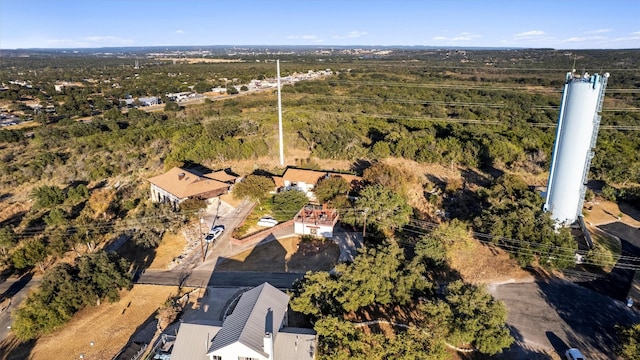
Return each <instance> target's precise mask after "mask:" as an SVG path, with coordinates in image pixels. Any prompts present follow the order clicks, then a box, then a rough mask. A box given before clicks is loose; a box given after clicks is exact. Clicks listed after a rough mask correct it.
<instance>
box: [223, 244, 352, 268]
mask: <svg viewBox="0 0 640 360" xmlns="http://www.w3.org/2000/svg"><path fill="white" fill-rule="evenodd" d="M339 255H340V249H339V248H338V246H337V245H336V244H335V243H334V242H333V241H331V240H325V241H320V240H316V241H311V242H306V241H305V242H303V241H301V240H300V238H299V237H289V238H284V239H278V240H277V241H271V242H269V243H266V244H263V245H259V246H257V247H256V248H254V249H251V250H247V251H244V252H242V253H240V254H236V255H235V256H233V257H231V258H227V259H224V260H221V261H220V262H219V263H218V264H217V265H216V268H215V270H216V271H269V272H296V273H305V272H307V271H320V270H329V269H332V268H333V267H334V266H335V265H336V263H337V261H338V256H339Z"/></svg>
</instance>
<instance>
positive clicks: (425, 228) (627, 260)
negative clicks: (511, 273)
mask: <svg viewBox="0 0 640 360" xmlns="http://www.w3.org/2000/svg"><path fill="white" fill-rule="evenodd" d="M411 223H413V224H410V225H409V226H411V227H413V228H408V229H407V228H406V227H405V228H404V230H407V231H409V232H413V233H417V234H420V235H427V234H429V233H430V232H431V231H432V230H433V229H435V228H436V227H437V226H439V224H436V223H431V222H426V221H420V220H415V219H414V220H412V221H411ZM416 228H417V229H416ZM471 234H472V235H473V236H474V237H475V239H476V240H478V241H479V242H481V243H483V244H487V245H498V244H499V245H498V246H500V247H502V248H504V249H505V250H506V251H508V252H512V253H516V254H517V253H523V254H525V255H531V256H540V255H541V252H548V253H550V252H551V251H555V253H554V254H553V257H555V258H556V259H560V260H565V261H575V257H574V256H573V255H569V254H568V253H571V254H574V253H575V254H579V255H581V256H582V257H583V260H582V263H583V264H586V265H594V266H608V265H611V264H610V263H608V262H606V261H597V259H589V258H587V257H586V256H585V255H587V252H586V251H582V250H575V249H573V248H567V247H562V246H557V245H552V244H540V243H534V242H529V241H524V240H514V239H509V238H505V237H499V236H494V235H491V234H486V233H481V232H477V231H471ZM447 240H452V241H455V240H459V239H454V238H447ZM525 245H526V246H525ZM563 254H567V255H563ZM614 260H615V261H616V264H615V267H617V268H620V269H627V270H640V258H638V257H635V256H625V255H617V256H614ZM621 261H622V262H621Z"/></svg>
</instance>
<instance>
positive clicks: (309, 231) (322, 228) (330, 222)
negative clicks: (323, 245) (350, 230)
mask: <svg viewBox="0 0 640 360" xmlns="http://www.w3.org/2000/svg"><path fill="white" fill-rule="evenodd" d="M337 222H338V212H337V211H336V210H335V209H328V208H326V206H314V205H305V206H304V207H303V208H302V209H300V211H298V213H297V214H296V216H295V217H294V218H293V232H294V233H296V234H300V235H313V236H318V237H326V238H332V237H333V228H334V227H335V226H336V223H337Z"/></svg>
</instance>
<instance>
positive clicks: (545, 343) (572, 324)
mask: <svg viewBox="0 0 640 360" xmlns="http://www.w3.org/2000/svg"><path fill="white" fill-rule="evenodd" d="M490 292H491V293H492V294H493V295H494V297H496V298H497V299H498V300H502V301H503V302H504V303H505V305H506V306H507V309H508V317H507V325H508V326H509V327H510V328H511V332H512V335H513V336H514V337H515V339H516V342H517V344H516V345H515V346H513V347H512V349H510V350H509V351H508V352H507V353H506V354H505V355H503V356H504V357H502V358H504V359H534V358H538V357H536V356H535V355H536V354H538V353H539V352H537V351H536V350H535V349H553V350H554V351H555V352H556V353H557V354H558V355H561V356H564V351H565V350H567V349H568V348H571V347H577V348H579V349H580V350H581V351H582V353H583V354H584V355H585V356H586V358H587V359H602V360H607V359H614V358H615V355H614V347H615V344H616V337H615V329H614V327H615V325H617V324H630V323H633V322H638V321H640V316H638V313H636V312H635V311H633V310H631V309H628V308H627V307H626V306H625V304H624V303H623V302H621V301H617V300H613V299H611V298H610V297H607V296H604V295H602V294H600V293H597V292H595V291H592V290H589V289H586V288H584V287H582V286H579V285H576V284H573V283H570V282H567V281H562V280H554V279H552V280H549V281H547V282H542V281H540V282H534V283H518V284H504V285H497V286H492V287H490ZM540 358H544V357H540Z"/></svg>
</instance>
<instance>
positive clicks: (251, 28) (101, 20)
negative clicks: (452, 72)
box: [0, 0, 640, 49]
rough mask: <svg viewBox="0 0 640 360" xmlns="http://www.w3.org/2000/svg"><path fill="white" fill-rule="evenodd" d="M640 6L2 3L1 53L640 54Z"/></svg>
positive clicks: (160, 0)
mask: <svg viewBox="0 0 640 360" xmlns="http://www.w3.org/2000/svg"><path fill="white" fill-rule="evenodd" d="M639 13H640V2H638V1H634V0H611V1H589V0H585V1H576V0H563V1H557V0H556V1H549V0H538V1H533V0H522V1H510V2H505V1H498V0H486V1H471V0H453V1H419V0H399V1H390V0H369V1H364V0H351V1H342V2H340V1H336V0H325V1H313V0H312V1H293V0H277V1H272V2H266V1H258V0H239V1H233V2H217V1H203V0H188V1H183V2H178V1H175V0H157V1H125V0H113V1H108V2H107V1H104V2H97V1H80V0H50V1H46V0H1V1H0V49H19V48H20V49H29V48H41V49H65V48H102V47H155V46H327V47H329V46H435V47H459V48H465V47H467V48H468V47H493V48H554V49H634V48H640V22H638V21H637V19H636V18H637V14H639Z"/></svg>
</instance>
